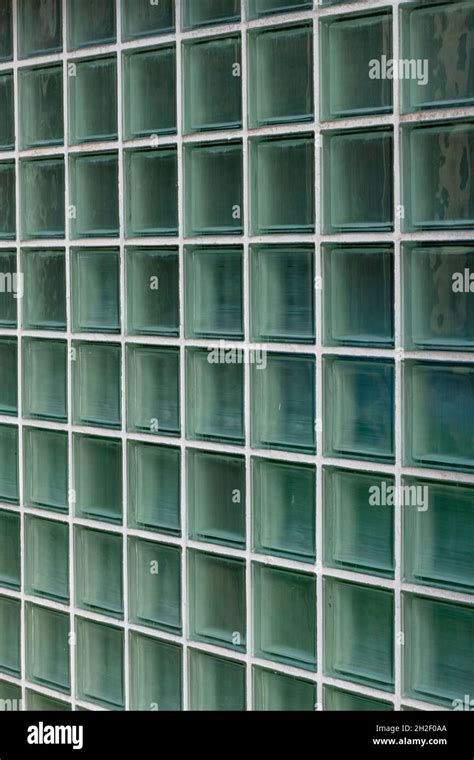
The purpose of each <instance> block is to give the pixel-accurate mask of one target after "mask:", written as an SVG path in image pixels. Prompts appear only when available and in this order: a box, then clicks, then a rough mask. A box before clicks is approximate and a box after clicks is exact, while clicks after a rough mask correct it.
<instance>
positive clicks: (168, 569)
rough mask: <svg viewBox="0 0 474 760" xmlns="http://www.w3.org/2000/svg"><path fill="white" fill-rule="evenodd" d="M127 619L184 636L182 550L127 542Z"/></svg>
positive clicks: (159, 545) (133, 541)
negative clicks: (182, 620) (182, 629)
mask: <svg viewBox="0 0 474 760" xmlns="http://www.w3.org/2000/svg"><path fill="white" fill-rule="evenodd" d="M128 584H129V585H128V588H129V611H128V619H129V621H131V622H132V623H136V624H137V625H146V626H151V627H152V628H160V629H161V630H164V631H169V632H171V633H175V634H178V635H179V634H181V549H180V547H177V546H168V545H167V544H158V543H155V542H153V541H144V540H143V539H141V538H135V537H133V536H131V537H129V539H128Z"/></svg>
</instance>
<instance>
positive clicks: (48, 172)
mask: <svg viewBox="0 0 474 760" xmlns="http://www.w3.org/2000/svg"><path fill="white" fill-rule="evenodd" d="M20 178H21V239H22V240H34V239H36V238H62V237H64V231H65V226H64V225H65V201H64V158H56V157H55V158H32V159H31V158H29V159H22V160H21V161H20Z"/></svg>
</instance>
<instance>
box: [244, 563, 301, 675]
mask: <svg viewBox="0 0 474 760" xmlns="http://www.w3.org/2000/svg"><path fill="white" fill-rule="evenodd" d="M253 592H254V600H253V601H254V654H255V656H256V657H260V658H262V659H264V660H274V661H275V662H284V663H286V664H288V665H293V666H294V667H298V668H303V669H304V670H312V671H315V670H316V576H315V575H312V574H310V573H300V572H296V571H293V570H283V569H282V568H278V567H271V566H270V565H260V564H258V563H254V564H253Z"/></svg>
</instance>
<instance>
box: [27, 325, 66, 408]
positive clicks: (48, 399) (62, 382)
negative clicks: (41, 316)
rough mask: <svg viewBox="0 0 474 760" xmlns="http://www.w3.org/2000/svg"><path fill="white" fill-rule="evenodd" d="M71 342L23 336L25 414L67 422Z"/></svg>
mask: <svg viewBox="0 0 474 760" xmlns="http://www.w3.org/2000/svg"><path fill="white" fill-rule="evenodd" d="M66 376H67V343H66V341H65V340H44V339H40V338H23V416H24V417H27V418H28V419H38V420H55V421H57V422H67V391H66V385H67V379H66Z"/></svg>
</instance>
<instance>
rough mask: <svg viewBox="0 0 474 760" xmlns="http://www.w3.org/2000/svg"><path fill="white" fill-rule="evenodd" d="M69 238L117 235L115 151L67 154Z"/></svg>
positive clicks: (116, 158) (116, 164) (116, 159)
mask: <svg viewBox="0 0 474 760" xmlns="http://www.w3.org/2000/svg"><path fill="white" fill-rule="evenodd" d="M70 180H71V196H70V203H71V204H72V205H71V207H70V209H69V212H70V213H69V216H70V231H71V237H72V238H83V237H118V234H119V209H118V154H117V153H113V152H112V153H87V154H83V155H71V156H70Z"/></svg>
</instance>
